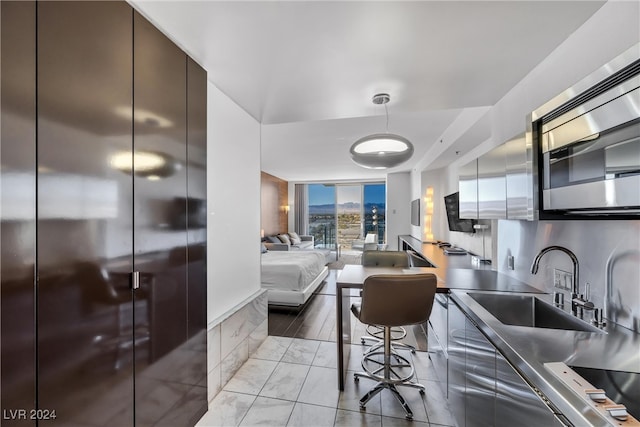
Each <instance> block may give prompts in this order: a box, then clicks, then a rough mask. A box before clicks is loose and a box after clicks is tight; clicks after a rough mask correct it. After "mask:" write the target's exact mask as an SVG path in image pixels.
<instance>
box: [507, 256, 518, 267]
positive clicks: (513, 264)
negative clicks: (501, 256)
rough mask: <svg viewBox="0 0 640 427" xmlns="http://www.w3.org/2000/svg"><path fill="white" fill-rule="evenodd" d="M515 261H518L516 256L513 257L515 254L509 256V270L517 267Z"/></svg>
mask: <svg viewBox="0 0 640 427" xmlns="http://www.w3.org/2000/svg"><path fill="white" fill-rule="evenodd" d="M515 263H516V261H515V258H514V257H513V255H509V256H507V268H508V269H509V270H515V269H516V266H515Z"/></svg>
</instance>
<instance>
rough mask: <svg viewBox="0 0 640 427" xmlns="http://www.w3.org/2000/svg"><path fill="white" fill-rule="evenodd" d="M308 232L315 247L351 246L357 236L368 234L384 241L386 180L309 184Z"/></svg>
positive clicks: (345, 247)
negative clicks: (379, 181)
mask: <svg viewBox="0 0 640 427" xmlns="http://www.w3.org/2000/svg"><path fill="white" fill-rule="evenodd" d="M307 191H308V203H309V210H308V212H309V213H308V215H309V234H311V235H312V236H314V237H315V243H316V247H322V248H330V249H335V248H336V244H339V245H340V246H341V247H342V249H343V250H349V249H351V246H352V244H353V242H354V241H355V240H358V239H362V238H364V236H366V235H367V234H370V233H373V234H376V235H377V236H378V238H377V242H376V243H384V241H385V230H386V227H385V216H386V215H385V213H386V209H385V207H386V206H385V202H386V185H385V184H384V183H371V184H369V183H367V184H359V183H358V184H308V185H307Z"/></svg>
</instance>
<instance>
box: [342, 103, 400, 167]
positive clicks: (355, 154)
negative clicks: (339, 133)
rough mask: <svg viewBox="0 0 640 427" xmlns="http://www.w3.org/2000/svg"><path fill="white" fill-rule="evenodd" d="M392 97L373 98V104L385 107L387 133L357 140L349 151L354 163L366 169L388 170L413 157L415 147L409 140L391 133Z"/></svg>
mask: <svg viewBox="0 0 640 427" xmlns="http://www.w3.org/2000/svg"><path fill="white" fill-rule="evenodd" d="M390 99H391V97H390V96H389V94H387V93H379V94H376V95H374V96H373V99H372V101H373V103H374V104H376V105H384V112H385V116H386V118H387V126H386V132H385V133H376V134H373V135H367V136H365V137H363V138H360V139H359V140H357V141H356V142H355V143H354V144H353V145H352V146H351V149H350V150H349V151H350V152H351V158H352V159H353V161H354V162H355V163H356V164H357V165H359V166H362V167H364V168H369V169H387V168H392V167H394V166H398V165H399V164H401V163H404V162H406V161H407V160H409V159H410V158H411V156H412V155H413V145H412V144H411V142H409V140H408V139H406V138H404V137H402V136H400V135H395V134H392V133H389V110H388V109H387V103H388V102H389V100H390Z"/></svg>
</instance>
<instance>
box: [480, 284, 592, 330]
mask: <svg viewBox="0 0 640 427" xmlns="http://www.w3.org/2000/svg"><path fill="white" fill-rule="evenodd" d="M468 295H469V296H470V297H471V298H473V299H474V300H475V301H476V302H477V303H478V304H480V305H481V306H482V307H484V309H485V310H487V311H488V312H489V313H491V315H492V316H493V317H495V318H496V319H498V320H499V321H500V322H502V323H504V324H505V325H514V326H528V327H531V328H548V329H563V330H567V331H584V332H599V333H600V332H602V331H601V330H600V329H598V328H596V327H595V326H592V325H590V324H588V323H586V322H583V321H582V320H580V319H578V318H576V317H574V316H572V315H570V314H568V313H565V312H564V311H563V310H561V309H559V308H557V307H554V306H553V305H551V304H548V303H546V302H544V301H542V300H540V299H538V298H536V297H535V296H531V295H504V294H480V293H469V294H468Z"/></svg>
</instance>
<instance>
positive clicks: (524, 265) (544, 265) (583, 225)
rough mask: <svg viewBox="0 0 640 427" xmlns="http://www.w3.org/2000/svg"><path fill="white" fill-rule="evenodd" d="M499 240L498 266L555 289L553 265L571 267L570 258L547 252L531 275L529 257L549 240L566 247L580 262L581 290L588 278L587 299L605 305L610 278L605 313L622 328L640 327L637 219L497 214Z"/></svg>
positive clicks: (541, 286)
mask: <svg viewBox="0 0 640 427" xmlns="http://www.w3.org/2000/svg"><path fill="white" fill-rule="evenodd" d="M497 240H498V244H497V258H496V259H495V260H494V263H495V265H496V267H497V270H498V271H500V272H503V273H506V274H509V275H511V276H513V277H516V278H517V279H519V280H522V281H524V282H526V283H529V284H530V285H532V286H535V287H536V288H538V289H540V290H543V291H545V292H549V293H551V292H553V291H554V290H558V289H554V286H553V270H554V269H561V270H564V271H568V272H570V271H572V264H571V261H570V259H569V257H568V256H567V255H565V254H564V253H562V252H550V253H548V254H546V255H545V257H543V258H542V260H541V262H540V269H539V271H538V274H537V275H533V274H531V272H530V270H531V263H532V261H533V258H534V257H535V256H536V254H537V253H538V252H539V251H540V250H541V249H542V248H544V247H546V246H550V245H560V246H564V247H566V248H567V249H570V250H571V251H573V252H574V253H575V254H576V256H577V257H578V260H579V262H580V278H579V280H580V291H581V292H585V290H586V285H585V284H586V283H589V284H590V295H589V300H590V301H593V303H594V304H595V306H596V307H598V308H603V307H604V299H605V284H606V283H607V281H609V283H610V294H609V295H610V297H609V304H608V307H607V311H606V313H607V317H608V318H609V320H610V321H615V322H616V323H618V324H619V325H621V326H624V327H625V328H629V329H632V330H635V331H639V330H640V220H632V221H631V220H605V221H532V222H529V221H508V220H500V221H498V239H497ZM508 256H514V257H515V269H514V270H509V269H508V266H507V258H508ZM565 292H566V293H569V291H565ZM569 300H570V295H565V301H569ZM587 316H591V314H590V313H589V312H587V313H586V314H585V318H586V317H587Z"/></svg>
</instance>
